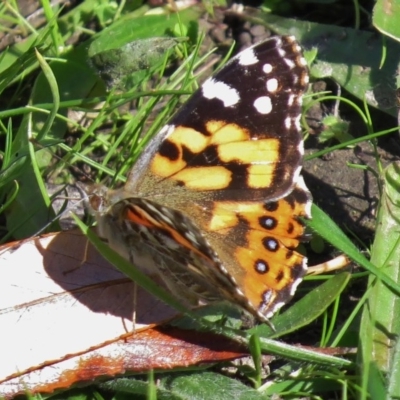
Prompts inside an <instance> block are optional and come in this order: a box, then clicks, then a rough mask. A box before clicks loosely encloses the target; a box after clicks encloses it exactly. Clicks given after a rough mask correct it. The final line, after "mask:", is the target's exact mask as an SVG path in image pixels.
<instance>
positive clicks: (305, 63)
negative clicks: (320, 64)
mask: <svg viewBox="0 0 400 400" xmlns="http://www.w3.org/2000/svg"><path fill="white" fill-rule="evenodd" d="M297 47H298V50H297V51H298V52H299V53H300V51H301V48H300V46H297ZM299 64H300V65H302V66H303V67H306V66H307V61H306V59H305V58H304V57H300V58H299Z"/></svg>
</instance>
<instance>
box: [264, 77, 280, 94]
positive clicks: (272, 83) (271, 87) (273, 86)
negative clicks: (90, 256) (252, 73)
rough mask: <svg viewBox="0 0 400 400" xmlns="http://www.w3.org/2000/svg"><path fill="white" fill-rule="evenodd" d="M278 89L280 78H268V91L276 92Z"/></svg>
mask: <svg viewBox="0 0 400 400" xmlns="http://www.w3.org/2000/svg"><path fill="white" fill-rule="evenodd" d="M277 89H278V80H277V79H275V78H272V79H268V80H267V90H268V92H272V93H275V92H276V90H277Z"/></svg>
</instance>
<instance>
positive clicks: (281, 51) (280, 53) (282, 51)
mask: <svg viewBox="0 0 400 400" xmlns="http://www.w3.org/2000/svg"><path fill="white" fill-rule="evenodd" d="M278 53H279V57H280V58H285V56H286V51H285V50H283V49H278Z"/></svg>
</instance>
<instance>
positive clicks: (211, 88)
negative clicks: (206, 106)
mask: <svg viewBox="0 0 400 400" xmlns="http://www.w3.org/2000/svg"><path fill="white" fill-rule="evenodd" d="M202 91H203V96H204V97H205V98H207V99H209V100H211V99H218V100H221V101H222V102H223V103H224V106H225V107H231V106H234V105H235V104H237V103H238V102H239V100H240V96H239V93H238V92H237V90H236V89H234V88H232V87H230V86H229V85H227V84H226V83H224V82H219V81H216V80H214V79H212V78H209V79H207V80H206V81H205V82H204V83H203V86H202Z"/></svg>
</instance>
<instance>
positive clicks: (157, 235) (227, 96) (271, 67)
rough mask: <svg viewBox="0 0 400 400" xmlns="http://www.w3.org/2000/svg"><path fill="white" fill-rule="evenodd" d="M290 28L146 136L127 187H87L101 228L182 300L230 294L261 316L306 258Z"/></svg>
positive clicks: (299, 60) (288, 291)
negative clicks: (302, 246) (302, 250)
mask: <svg viewBox="0 0 400 400" xmlns="http://www.w3.org/2000/svg"><path fill="white" fill-rule="evenodd" d="M307 83H308V74H307V68H306V66H305V61H304V59H303V57H302V55H301V50H300V48H299V46H298V45H297V43H296V42H295V40H294V39H293V38H291V37H282V38H272V39H269V40H267V41H265V42H262V43H260V44H257V45H255V46H253V47H252V48H250V49H247V50H245V51H244V52H242V53H240V54H239V55H238V56H236V57H234V58H233V59H232V60H231V61H230V63H228V64H227V65H226V66H225V67H224V68H223V69H222V70H221V71H220V72H218V73H217V74H216V75H215V77H213V78H210V79H208V80H207V81H206V82H205V83H203V85H202V86H201V88H200V89H199V90H198V91H197V92H196V93H195V94H194V95H193V96H192V97H191V98H190V99H189V101H188V102H187V103H186V104H185V105H184V106H183V107H182V108H181V110H180V111H179V112H178V114H177V115H176V116H175V117H173V119H172V120H171V122H170V123H169V124H168V125H166V126H165V127H164V128H163V129H162V130H161V131H160V133H159V134H158V135H157V136H156V137H155V138H154V139H153V140H152V142H150V143H149V145H148V147H147V148H146V149H145V150H144V152H143V154H142V155H141V157H140V158H139V160H138V161H137V163H136V164H135V166H134V167H133V169H132V170H131V172H130V174H129V176H128V179H127V183H126V185H125V186H124V188H122V189H120V190H117V191H108V190H106V188H104V187H98V188H95V189H94V190H92V192H91V193H90V196H91V200H90V201H91V205H92V208H93V210H94V212H95V214H96V217H97V220H98V224H99V234H100V236H102V237H104V238H105V239H107V240H108V243H109V245H110V246H111V247H113V248H114V249H116V250H117V251H119V252H120V253H121V254H122V255H123V256H125V257H126V258H127V259H129V260H130V261H132V263H133V264H135V265H137V266H138V267H141V268H142V269H144V270H146V271H147V272H150V273H156V274H157V275H159V276H160V277H161V278H162V279H163V280H164V282H165V283H166V285H167V286H168V288H169V289H170V290H171V292H172V293H175V295H177V296H178V297H180V298H183V299H184V300H185V301H186V302H188V303H189V304H196V303H204V302H210V301H215V300H228V301H230V302H232V303H234V304H238V305H239V306H241V307H242V308H244V309H246V310H248V311H249V312H251V313H252V314H253V315H255V316H256V317H257V318H258V319H260V320H267V319H268V318H270V317H271V316H272V315H273V313H274V312H275V311H276V310H277V309H278V308H279V307H281V306H282V305H283V304H284V303H285V302H286V301H287V300H288V299H289V298H290V297H291V296H292V295H293V293H294V291H295V289H296V287H297V285H298V284H299V283H300V281H301V279H302V277H303V275H304V274H305V272H306V268H307V265H306V260H305V258H304V257H303V256H301V255H300V254H298V253H297V252H296V251H295V250H294V249H295V248H296V247H297V245H298V243H299V241H301V240H303V239H304V226H303V223H302V222H301V219H300V218H309V217H310V205H311V197H310V195H309V192H308V190H307V188H306V187H305V185H304V182H303V180H302V178H301V176H300V170H301V161H302V155H303V142H302V137H301V132H300V127H299V118H300V113H301V97H302V95H303V92H304V91H305V88H306V86H307Z"/></svg>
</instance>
